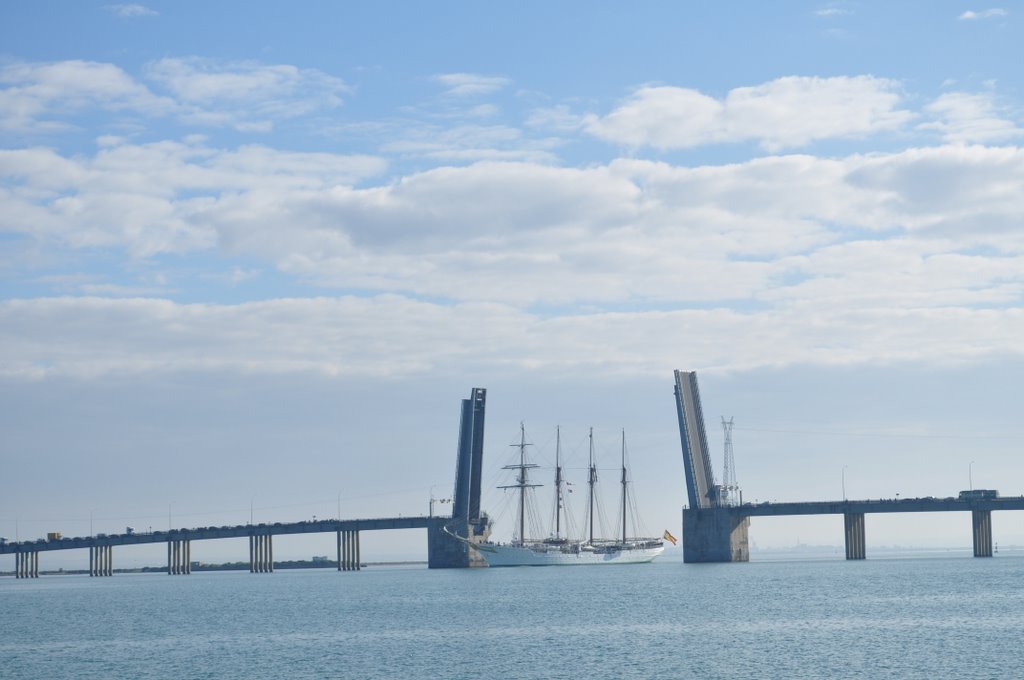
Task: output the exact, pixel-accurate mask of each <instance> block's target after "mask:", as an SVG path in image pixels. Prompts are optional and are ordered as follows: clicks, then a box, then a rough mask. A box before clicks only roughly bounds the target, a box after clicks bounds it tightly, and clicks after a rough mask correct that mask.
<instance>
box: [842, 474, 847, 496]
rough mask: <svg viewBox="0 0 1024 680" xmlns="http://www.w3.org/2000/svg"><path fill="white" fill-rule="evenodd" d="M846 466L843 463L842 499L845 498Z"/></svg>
mask: <svg viewBox="0 0 1024 680" xmlns="http://www.w3.org/2000/svg"><path fill="white" fill-rule="evenodd" d="M846 468H847V466H846V465H844V466H843V500H844V501H845V500H846Z"/></svg>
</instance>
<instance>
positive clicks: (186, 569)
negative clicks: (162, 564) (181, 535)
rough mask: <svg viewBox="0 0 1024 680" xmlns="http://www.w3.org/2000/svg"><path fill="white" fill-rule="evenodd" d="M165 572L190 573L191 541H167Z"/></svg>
mask: <svg viewBox="0 0 1024 680" xmlns="http://www.w3.org/2000/svg"><path fill="white" fill-rule="evenodd" d="M167 573H168V574H169V575H171V576H176V575H179V574H191V573H192V541H189V540H188V539H181V540H178V541H175V540H170V541H167Z"/></svg>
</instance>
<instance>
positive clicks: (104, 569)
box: [89, 545, 114, 576]
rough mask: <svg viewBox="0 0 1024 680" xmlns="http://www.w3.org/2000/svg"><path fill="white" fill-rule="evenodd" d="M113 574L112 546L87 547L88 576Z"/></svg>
mask: <svg viewBox="0 0 1024 680" xmlns="http://www.w3.org/2000/svg"><path fill="white" fill-rule="evenodd" d="M113 575H114V546H112V545H96V546H90V547H89V576H113Z"/></svg>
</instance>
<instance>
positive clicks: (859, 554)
mask: <svg viewBox="0 0 1024 680" xmlns="http://www.w3.org/2000/svg"><path fill="white" fill-rule="evenodd" d="M675 395H676V412H677V415H678V418H679V439H680V442H681V444H682V449H683V469H684V473H685V476H686V492H687V496H688V499H689V505H688V507H686V508H684V509H683V537H682V538H683V560H684V561H685V562H746V561H748V560H749V559H750V548H749V542H748V533H749V528H750V518H751V517H776V516H781V515H843V519H844V529H845V531H844V541H845V544H846V559H848V560H862V559H864V558H865V557H866V556H867V550H866V540H865V539H866V531H865V526H864V516H865V515H867V514H876V513H903V512H969V513H971V529H972V542H973V545H974V556H975V557H991V556H992V511H993V510H1024V496H1016V497H1003V498H998V497H990V498H983V497H980V496H978V497H971V498H935V497H927V498H899V499H893V500H889V499H878V500H843V501H807V502H794V503H742V502H741V503H739V504H733V502H734V501H735V499H736V496H735V495H730V494H728V493H727V491H728V490H727V489H725V488H724V487H723V486H722V485H720V484H716V483H715V477H714V472H713V469H712V466H711V456H710V453H709V451H708V443H707V435H706V432H705V428H704V415H703V413H702V411H701V404H700V390H699V388H698V385H697V374H696V373H695V372H693V371H676V372H675Z"/></svg>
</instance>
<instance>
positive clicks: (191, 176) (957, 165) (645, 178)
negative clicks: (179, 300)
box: [0, 143, 1024, 310]
mask: <svg viewBox="0 0 1024 680" xmlns="http://www.w3.org/2000/svg"><path fill="white" fill-rule="evenodd" d="M383 168H384V165H383V163H382V162H381V161H380V160H379V159H374V158H367V157H359V156H355V157H349V156H334V155H331V154H286V153H281V152H277V151H273V150H270V149H266V148H263V147H243V148H240V149H237V150H233V151H226V150H218V149H213V148H209V147H205V146H201V145H184V144H177V143H163V144H154V145H143V146H133V145H122V146H115V147H104V148H103V149H101V150H100V151H99V152H97V154H96V155H95V157H93V158H86V157H76V158H73V159H67V158H63V157H61V156H60V155H58V154H56V153H55V152H53V151H50V150H44V149H26V150H21V151H7V152H0V192H2V193H0V202H2V204H3V205H4V208H5V209H4V211H3V212H2V214H0V228H2V229H3V230H5V231H8V232H14V233H20V234H23V235H25V236H26V237H29V238H31V239H33V240H34V241H37V242H39V243H43V244H48V243H56V244H59V245H60V246H62V247H64V248H73V249H81V248H107V249H123V250H124V251H126V252H127V253H129V254H131V255H132V256H134V257H149V256H151V255H154V254H159V253H188V252H194V251H206V252H211V253H214V254H215V255H219V256H222V257H225V258H229V259H230V258H235V257H243V258H245V259H246V261H249V262H251V261H254V260H255V261H258V262H265V263H267V264H268V265H269V266H276V267H277V268H278V269H279V270H280V271H281V272H284V273H285V274H287V275H290V276H291V277H293V278H295V279H298V280H299V281H302V282H306V283H309V284H312V285H317V286H322V287H326V288H327V289H334V288H340V289H343V290H344V289H360V290H366V291H371V292H378V293H389V292H390V293H400V294H404V295H411V296H423V297H427V298H430V299H450V300H455V301H465V302H469V301H477V302H491V303H500V304H503V305H511V306H514V307H518V308H528V307H529V306H531V305H543V306H556V307H557V306H561V305H566V304H575V305H579V304H589V305H593V306H594V308H595V309H602V308H608V307H621V306H626V307H629V306H633V305H640V306H642V307H653V308H662V307H665V308H674V307H677V306H680V305H682V306H686V305H691V304H699V305H705V306H706V305H712V306H717V305H723V306H726V307H730V308H733V307H734V308H737V309H743V308H746V307H749V306H755V307H756V306H759V305H764V304H769V305H789V304H797V303H799V304H804V305H810V306H812V307H814V306H820V307H823V308H828V307H829V306H830V305H831V304H833V302H834V301H835V300H843V301H845V304H847V305H849V306H851V307H857V306H860V305H870V306H872V307H878V308H879V309H883V310H892V309H911V310H912V309H921V308H924V307H941V306H943V305H946V304H952V303H953V302H954V301H955V304H956V305H958V306H963V307H971V306H1007V305H1011V306H1012V304H1013V295H1015V294H1017V291H1019V290H1020V288H1021V285H1022V281H1024V267H1021V266H1020V257H1021V256H1022V254H1024V231H1022V230H1021V229H1020V226H1021V224H1024V196H1022V195H1021V193H1020V191H1019V187H1020V186H1022V185H1024V151H1022V150H1020V149H1016V148H986V147H977V146H976V147H967V146H960V145H956V146H949V147H940V148H934V149H914V150H909V151H906V152H901V153H897V154H875V155H870V156H851V157H848V158H843V159H832V160H823V159H817V158H814V157H811V156H784V157H768V158H761V159H757V160H753V161H749V162H746V163H740V164H735V165H729V166H706V167H696V168H687V167H674V166H671V165H668V164H664V163H652V162H649V161H639V160H620V161H616V162H613V163H611V164H609V165H606V166H594V167H589V168H583V169H578V168H559V167H553V166H547V165H537V164H533V163H501V162H483V163H475V164H472V165H469V166H467V167H444V168H436V169H433V170H430V171H427V172H421V173H416V174H411V175H408V176H405V177H402V178H400V179H398V180H397V181H394V182H390V183H387V184H382V185H376V186H373V185H367V186H363V185H365V184H366V181H367V179H369V178H371V177H373V176H374V174H377V173H380V172H381V171H382V170H383ZM357 182H359V183H360V186H359V187H358V188H357V186H356V183H357ZM889 244H892V248H887V246H888V245H889ZM863 253H869V254H871V257H876V258H877V259H878V260H879V261H882V260H890V261H891V262H890V264H887V265H886V266H884V267H879V268H872V267H871V266H870V257H865V256H864V255H863ZM897 255H898V257H897ZM893 258H895V259H893ZM939 263H941V264H942V269H941V270H940V269H938V268H937V267H938V265H939ZM937 271H941V272H942V276H938V277H937V276H935V275H933V274H934V272H937ZM1016 272H1021V273H1016ZM942 280H945V281H946V282H947V283H946V284H943V283H942Z"/></svg>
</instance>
